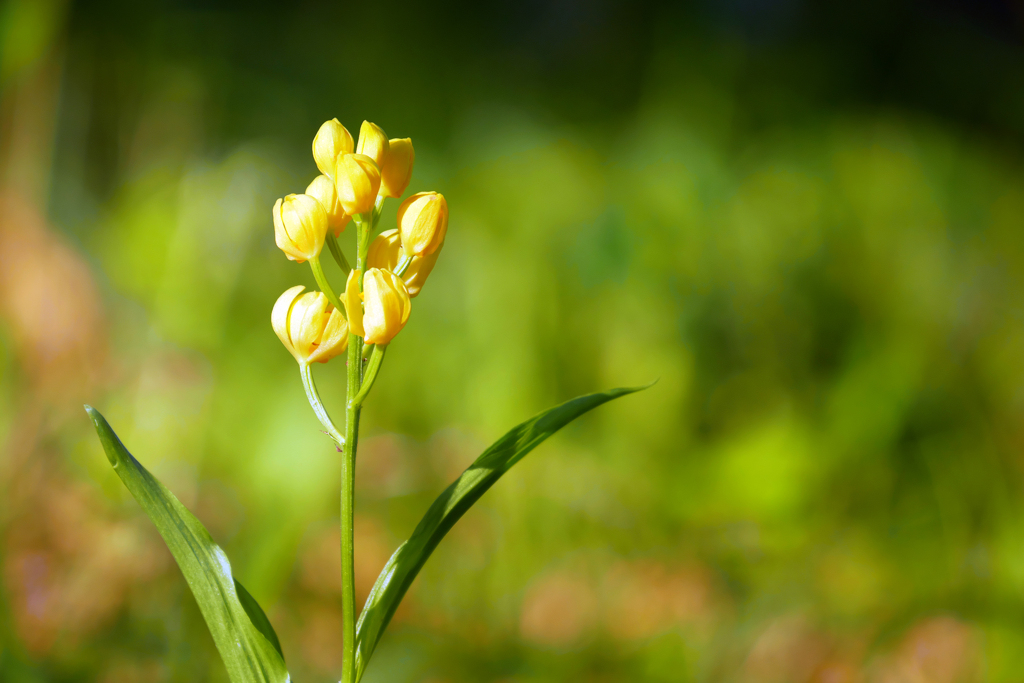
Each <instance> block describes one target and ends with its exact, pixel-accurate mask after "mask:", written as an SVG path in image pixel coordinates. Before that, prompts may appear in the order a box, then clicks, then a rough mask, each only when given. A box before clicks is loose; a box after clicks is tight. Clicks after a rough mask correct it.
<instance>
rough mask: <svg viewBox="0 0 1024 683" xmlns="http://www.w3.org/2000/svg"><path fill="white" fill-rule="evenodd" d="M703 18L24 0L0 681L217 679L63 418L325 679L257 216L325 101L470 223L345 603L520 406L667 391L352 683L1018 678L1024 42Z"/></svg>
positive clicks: (172, 577)
mask: <svg viewBox="0 0 1024 683" xmlns="http://www.w3.org/2000/svg"><path fill="white" fill-rule="evenodd" d="M722 7H723V8H724V9H723V8H713V7H712V6H710V5H708V6H704V7H702V8H698V9H695V10H692V11H687V12H680V11H676V10H673V9H670V8H667V7H666V8H659V7H655V6H645V7H633V6H626V5H622V6H616V5H612V4H601V5H595V6H593V7H585V6H576V5H569V4H553V5H542V4H539V3H538V4H531V5H528V6H518V5H517V6H512V5H507V6H505V5H502V6H495V7H493V8H491V9H489V10H483V9H479V8H470V9H466V8H457V7H455V6H454V5H444V6H441V7H439V8H435V10H433V11H427V10H425V9H422V8H416V7H412V6H406V5H404V4H401V3H385V4H378V5H375V6H373V7H370V6H366V7H354V6H353V7H347V8H344V9H345V11H344V13H342V10H341V9H339V8H334V7H328V6H326V5H320V4H317V3H309V4H306V5H303V6H302V7H300V8H298V9H296V10H293V11H285V10H284V9H273V8H270V7H268V6H263V5H255V6H252V7H249V6H248V5H247V6H245V7H242V6H240V5H235V4H232V3H219V4H213V5H200V4H191V3H181V4H178V3H170V2H163V3H156V4H154V5H147V6H143V5H139V6H136V5H134V4H129V3H119V2H114V1H112V0H111V1H108V2H98V3H67V4H65V3H59V2H53V3H49V4H47V3H32V2H28V1H27V0H22V1H21V2H16V1H10V2H7V3H6V4H5V5H4V11H3V13H2V14H0V16H2V17H3V19H2V21H3V22H4V23H3V30H2V34H3V35H5V36H16V37H17V40H14V41H12V40H7V41H5V42H4V47H3V49H2V50H0V55H2V62H0V81H2V83H3V86H2V93H0V122H2V123H3V126H2V131H3V137H2V140H3V148H2V149H3V151H4V166H3V170H4V178H5V181H4V194H3V197H2V204H3V206H4V211H2V212H0V216H2V219H0V264H2V265H0V311H2V313H3V318H2V320H3V325H2V328H0V340H2V344H0V372H2V374H0V406H2V407H3V410H2V411H0V436H2V437H3V439H4V449H3V456H2V457H0V486H2V488H0V500H3V501H5V502H4V503H0V533H2V545H0V565H2V570H3V590H2V591H0V679H2V680H5V681H6V680H11V681H65V680H67V681H71V680H76V681H77V680H96V681H104V682H113V681H136V680H137V681H200V680H211V681H219V680H224V673H223V668H222V667H221V665H220V664H219V663H218V662H217V660H216V653H215V651H214V648H213V646H212V642H211V641H210V638H209V636H208V635H207V634H206V632H205V629H204V627H203V624H202V620H201V618H200V616H199V613H198V610H197V609H196V607H195V604H194V602H193V600H192V598H191V597H190V596H189V595H188V593H187V591H186V590H185V586H184V583H183V581H182V580H181V578H180V576H179V574H178V573H177V570H176V569H175V567H174V566H173V564H172V563H170V561H169V560H170V558H169V555H168V554H167V553H166V551H165V550H163V549H162V548H161V547H160V546H159V539H158V538H157V537H156V534H155V533H154V532H153V531H152V530H151V529H150V528H149V527H148V525H147V522H146V520H145V519H144V517H143V516H142V514H141V512H140V511H139V509H138V507H137V506H135V505H134V503H132V502H131V500H130V498H129V497H128V495H127V493H126V492H124V491H123V490H122V489H121V487H120V485H119V483H118V482H117V479H116V476H115V475H114V474H113V473H112V472H111V471H110V470H109V468H108V467H107V463H106V461H105V459H104V457H103V456H102V453H101V452H100V449H99V446H98V444H96V443H95V439H94V437H93V435H92V434H91V433H90V426H89V423H88V420H86V419H85V417H84V415H82V414H81V413H80V412H79V411H80V408H79V406H80V404H81V403H84V402H86V401H88V402H89V403H92V404H93V405H96V406H97V407H100V408H101V409H102V410H103V412H104V414H105V415H106V416H107V417H108V419H109V420H110V422H111V424H112V425H113V426H114V428H115V429H117V431H118V432H119V434H120V435H121V436H122V438H123V440H124V442H125V444H126V445H127V446H128V447H129V449H130V450H131V451H132V452H133V453H134V454H135V455H136V456H137V457H139V458H140V459H141V460H142V461H143V462H144V463H145V464H146V466H147V467H149V468H150V469H151V470H152V471H153V472H154V473H155V474H156V475H157V476H159V477H160V478H161V479H162V480H163V481H164V483H166V484H167V485H168V486H169V487H170V488H171V489H172V490H173V491H174V492H175V493H176V495H178V497H179V498H180V499H181V500H182V502H184V503H185V504H186V505H187V506H189V507H190V508H191V509H192V510H194V511H195V512H196V514H197V515H198V516H199V517H200V518H201V519H202V520H203V521H204V523H206V524H207V526H208V527H209V528H210V530H211V532H212V533H213V535H214V537H215V538H216V539H217V541H218V542H219V543H221V544H222V545H223V546H224V547H225V549H226V550H227V552H228V554H229V555H230V557H231V558H232V564H233V566H234V567H235V568H236V571H238V573H239V576H240V579H241V580H242V581H243V582H244V583H245V585H246V586H248V587H249V588H250V590H251V591H252V592H253V594H254V595H255V596H256V597H257V599H259V600H260V602H261V603H262V604H263V605H264V606H265V607H267V608H268V613H269V614H270V616H271V619H272V620H273V621H274V624H275V627H276V628H277V630H278V633H279V634H280V635H281V640H282V644H283V646H284V649H285V652H286V655H287V657H288V662H289V665H290V667H291V668H292V671H293V675H294V677H295V679H296V680H302V681H319V680H323V681H328V680H336V676H337V670H338V666H339V662H338V657H339V653H340V648H339V639H340V628H341V624H340V600H339V597H340V596H339V594H338V586H337V583H338V581H337V575H338V574H337V569H336V566H337V562H338V559H337V552H336V542H337V540H336V539H337V536H336V532H335V531H334V526H335V523H334V521H333V519H334V517H335V516H336V507H337V505H336V501H337V495H338V484H337V461H336V456H335V454H334V453H333V452H332V449H331V448H330V447H329V444H328V442H327V440H326V439H325V438H323V437H322V435H321V434H320V433H319V432H318V426H319V425H318V423H317V422H316V420H315V418H314V416H313V415H312V413H311V411H309V410H308V409H307V407H306V404H305V400H304V396H303V393H302V388H301V384H300V382H299V378H298V376H297V375H298V373H297V372H296V371H295V366H294V363H293V361H292V359H291V358H290V357H289V355H288V354H287V353H286V352H285V351H284V350H283V349H282V348H281V347H280V344H279V342H278V341H277V339H276V338H275V336H274V335H273V333H272V331H271V329H270V325H269V312H270V308H271V306H272V304H273V301H274V300H275V298H276V297H277V295H278V294H280V292H281V291H283V290H284V289H285V288H287V287H288V286H291V285H294V284H297V283H302V284H306V285H307V286H310V287H312V286H313V281H312V278H311V276H310V274H309V271H308V269H306V268H304V267H300V266H296V265H295V264H292V263H289V262H288V261H286V260H285V259H284V258H283V256H282V254H281V253H280V251H279V250H277V249H276V247H275V246H274V242H273V236H272V230H271V222H270V216H269V214H270V207H271V205H272V203H273V201H274V199H275V198H276V197H278V196H280V195H283V194H285V193H287V192H292V191H297V190H299V189H301V188H302V187H305V185H306V183H307V182H308V181H309V180H310V179H311V178H312V177H313V176H314V175H315V174H316V169H315V166H314V165H313V163H312V159H311V157H310V153H309V144H310V140H311V138H312V135H313V134H314V133H315V131H316V128H317V126H318V125H319V124H320V123H321V122H322V121H323V120H324V119H326V118H329V117H332V116H338V117H339V118H340V119H341V120H342V121H343V123H345V124H346V125H347V126H348V127H349V129H350V130H355V129H356V128H357V127H358V124H359V123H360V121H361V120H362V118H369V119H371V120H373V121H375V122H377V123H379V124H380V125H382V126H383V127H384V128H385V130H387V131H388V133H389V134H391V135H394V136H411V137H412V138H413V140H414V143H415V145H416V149H417V166H416V172H415V175H414V178H413V183H412V185H411V186H410V192H413V191H419V190H426V189H433V190H437V191H440V192H442V193H444V194H445V196H446V197H447V198H448V201H449V204H450V206H451V210H452V220H451V229H450V231H449V237H448V239H447V242H446V246H445V250H444V253H443V255H442V257H441V258H440V260H439V262H438V266H437V268H436V270H435V271H434V273H433V274H432V275H431V279H430V282H429V283H428V285H427V286H426V288H425V289H424V291H423V293H422V295H421V296H419V297H418V298H417V299H416V300H415V302H414V311H413V314H412V317H411V319H410V323H409V325H408V327H407V328H406V329H405V330H404V331H403V332H402V335H401V336H400V337H399V338H398V339H397V340H396V343H395V344H394V345H393V347H392V348H391V350H390V352H389V354H388V361H387V365H386V369H385V371H384V373H383V374H382V376H381V379H380V380H379V381H378V383H377V386H376V388H375V390H374V394H373V396H372V397H371V399H370V400H369V402H368V406H367V410H366V412H365V417H364V426H363V429H364V432H363V433H364V435H365V439H364V444H365V445H364V446H363V448H362V451H361V457H360V463H359V468H360V469H359V472H358V477H359V479H358V487H359V488H358V491H359V494H358V501H357V504H358V519H357V525H356V533H357V539H356V542H357V574H358V578H359V587H358V590H359V591H360V592H361V595H363V596H364V595H365V593H366V591H367V590H368V588H369V586H370V585H371V584H372V581H373V579H374V578H375V576H376V573H377V571H379V568H380V567H381V566H383V564H384V562H385V560H386V559H387V557H388V555H389V554H390V553H391V552H392V551H393V549H394V548H395V547H396V546H397V544H398V543H399V542H400V541H401V540H402V539H403V538H405V536H406V535H407V534H408V533H409V531H410V530H411V529H412V528H413V526H414V525H415V523H416V521H417V519H418V517H419V515H420V514H421V513H422V511H423V510H425V508H426V506H427V505H428V504H429V502H430V501H431V500H432V499H433V497H434V496H435V495H436V494H437V492H439V491H440V490H441V489H442V488H443V487H444V486H445V485H446V484H447V483H448V482H449V481H450V480H451V479H452V478H454V476H456V475H457V474H458V473H459V471H461V468H462V467H464V466H465V465H466V464H468V463H469V462H471V461H472V459H473V458H474V457H475V456H476V455H478V454H479V452H480V451H481V450H482V449H483V448H484V447H485V446H486V445H487V444H488V443H490V441H491V440H493V439H494V438H496V437H497V436H499V435H500V434H501V433H503V432H504V431H505V430H506V429H507V428H508V427H509V426H511V425H512V424H515V423H517V422H518V421H521V420H522V419H524V418H526V417H528V416H529V415H532V414H534V413H535V412H537V411H538V410H540V409H541V408H544V407H546V406H548V405H551V404H553V403H556V402H559V401H561V400H563V399H565V398H567V397H569V396H572V395H575V394H579V393H585V392H589V391H593V390H597V389H602V388H606V387H610V386H620V385H630V384H637V383H642V382H646V381H649V380H651V379H654V378H659V380H660V381H659V383H658V384H657V385H656V387H655V388H654V389H652V390H651V391H648V392H645V393H643V394H641V395H638V396H635V397H632V398H630V399H627V400H624V401H622V402H621V404H619V405H613V406H609V407H607V408H605V409H602V410H601V411H599V412H598V413H595V414H594V415H593V416H591V417H588V418H586V419H584V420H582V421H581V422H580V424H578V425H573V426H571V427H570V428H568V429H567V430H566V431H565V432H564V433H563V434H561V435H559V436H558V437H557V438H556V439H554V440H552V442H551V443H549V444H546V445H545V446H544V447H543V448H542V449H541V450H540V451H538V452H537V453H535V454H533V455H531V456H530V458H528V459H527V460H526V461H524V462H523V463H522V464H521V465H520V466H519V467H518V468H517V469H516V470H514V471H513V472H511V473H510V474H509V475H508V476H507V478H506V479H505V480H504V481H502V482H501V484H500V485H499V486H498V487H496V488H495V489H494V491H492V492H491V493H489V494H488V495H487V496H486V497H485V498H484V499H483V501H482V502H481V503H480V504H479V506H478V509H474V511H473V512H472V513H470V514H469V515H468V516H467V517H466V518H465V519H464V520H463V521H462V522H460V524H459V525H458V526H457V527H456V529H455V530H454V531H453V534H452V536H451V537H450V538H449V539H447V540H446V541H445V542H444V544H442V546H441V547H440V549H439V551H438V553H437V555H436V556H435V558H433V559H432V560H431V561H430V562H429V563H428V564H427V566H426V567H425V569H424V572H423V575H422V577H421V579H419V581H418V582H417V583H416V584H415V585H414V588H413V591H412V592H411V594H410V597H409V599H408V605H407V606H406V607H404V608H403V610H401V611H400V612H399V614H398V615H397V617H396V620H395V624H394V626H393V627H392V629H393V631H392V632H391V633H390V635H388V636H386V637H385V639H384V641H383V642H382V644H381V648H380V650H379V652H378V654H377V655H376V657H375V660H374V662H373V664H372V665H371V666H370V668H369V670H368V674H367V676H368V679H367V680H370V681H383V680H387V681H433V682H434V683H438V682H440V681H484V680H489V681H521V682H526V681H538V682H539V681H561V680H581V679H582V680H594V681H619V680H637V681H640V680H643V681H679V680H696V681H765V682H768V683H771V682H776V681H777V682H779V683H782V682H783V681H808V682H810V681H818V682H821V683H825V682H826V681H828V682H830V683H836V682H838V683H846V682H851V683H852V682H855V681H885V682H888V681H914V682H917V681H928V682H931V681H935V682H943V683H946V682H948V683H952V682H953V681H975V680H992V681H1015V680H1019V671H1020V670H1021V667H1022V665H1024V628H1022V626H1021V623H1022V621H1021V614H1022V613H1024V601H1022V598H1021V595H1022V590H1024V526H1022V524H1021V521H1020V520H1021V519H1022V514H1021V513H1022V512H1024V511H1022V509H1021V508H1022V503H1021V495H1020V494H1021V490H1020V489H1021V484H1020V467H1021V460H1020V455H1019V454H1020V448H1021V443H1022V439H1024V433H1022V432H1021V428H1020V424H1021V423H1022V421H1021V419H1020V418H1021V416H1022V412H1024V391H1022V387H1024V316H1022V309H1021V304H1020V302H1021V300H1022V298H1021V297H1022V294H1024V282H1022V279H1021V277H1020V273H1021V272H1022V266H1024V232H1022V231H1021V218H1020V217H1021V215H1022V211H1024V184H1022V176H1021V169H1020V162H1019V149H1020V140H1021V134H1022V132H1024V109H1022V106H1024V100H1022V99H1021V97H1020V95H1019V93H1020V92H1022V90H1021V88H1019V87H1018V84H1017V82H1018V81H1019V80H1020V75H1019V74H1020V73H1024V71H1021V69H1020V68H1019V67H1020V65H1021V62H1022V51H1021V48H1020V40H1019V37H1020V36H1019V23H1017V24H1013V23H1012V22H1007V21H1000V20H999V19H1000V16H1001V15H998V12H1000V11H1002V10H1000V9H999V6H996V5H992V6H990V7H988V10H987V11H990V12H994V13H996V16H995V17H994V18H993V17H992V16H986V15H985V14H984V11H985V10H984V8H982V9H976V10H974V12H975V14H973V15H970V12H969V11H968V10H967V9H966V8H963V7H958V6H954V5H951V6H949V7H946V8H945V9H944V10H938V9H937V10H935V11H934V12H929V11H926V10H924V9H922V8H918V7H917V6H914V5H909V4H908V5H899V4H897V5H893V6H891V7H889V8H880V7H871V8H857V9H847V10H842V11H840V10H835V11H834V12H833V13H829V12H828V11H826V10H824V9H822V8H819V7H815V6H811V5H806V6H805V5H800V4H792V5H785V6H782V5H780V6H779V7H778V8H767V7H765V8H760V9H759V8H756V7H746V6H741V5H732V4H730V5H723V6H722ZM786 8H789V9H786ZM1006 11H1007V12H1008V11H1009V10H1006ZM943 12H945V14H944V13H943ZM958 12H960V13H961V14H958ZM960 20H963V21H960ZM374 26H378V27H383V28H381V29H380V31H379V33H374V32H373V31H371V30H370V28H368V27H374ZM381 36H383V38H382V37H381ZM871 46H874V48H873V49H872V47H871ZM394 212H395V206H394V205H391V206H389V208H388V210H387V211H386V213H385V218H384V219H383V223H384V225H385V226H387V225H389V224H391V223H393V221H394ZM345 237H346V238H347V239H348V240H350V239H351V237H350V236H349V235H346V236H345ZM344 243H345V244H348V242H347V241H346V242H344ZM348 249H349V252H351V246H349V247H348ZM328 268H329V269H330V268H333V266H330V265H329V266H328ZM329 274H330V275H331V276H332V277H334V278H335V279H336V282H340V275H339V273H338V272H337V271H336V270H330V271H329ZM340 367H341V366H338V367H335V366H334V365H333V364H331V365H328V366H324V367H323V368H318V369H317V376H318V382H319V383H320V384H321V390H322V393H323V395H324V398H325V400H326V401H327V402H328V405H329V406H330V405H333V406H340V405H341V400H342V396H343V390H344V386H343V378H342V372H341V371H340ZM335 410H338V408H337V407H335Z"/></svg>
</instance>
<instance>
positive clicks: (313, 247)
mask: <svg viewBox="0 0 1024 683" xmlns="http://www.w3.org/2000/svg"><path fill="white" fill-rule="evenodd" d="M313 159H314V161H315V162H316V165H317V168H319V169H320V173H321V174H322V175H319V176H317V177H316V178H314V179H313V181H312V182H311V183H310V184H309V186H308V187H307V188H306V192H305V193H304V194H290V195H288V196H287V197H284V198H282V199H278V200H277V202H276V203H275V204H274V233H275V238H276V241H277V246H278V247H280V249H281V250H282V251H283V252H284V253H285V255H286V256H287V257H288V258H289V259H291V260H292V261H297V262H299V263H302V262H304V261H309V262H310V264H311V265H312V266H313V272H314V275H316V276H317V282H318V283H319V284H320V287H321V289H323V292H324V293H326V294H327V296H325V294H324V293H321V292H308V293H306V294H301V292H302V289H303V288H302V287H292V288H291V289H289V290H288V291H286V292H285V293H284V294H282V295H281V297H280V298H279V299H278V301H277V304H276V305H275V306H274V312H273V315H272V316H271V317H272V323H273V327H274V331H275V332H277V335H278V336H279V337H280V338H281V341H282V343H283V344H284V345H285V347H286V348H287V349H288V350H289V351H290V352H291V353H292V355H293V356H295V359H296V360H297V361H298V362H299V363H300V364H303V365H305V364H308V363H313V362H321V363H325V362H327V361H328V360H329V359H331V358H333V357H335V356H337V355H338V354H340V353H342V352H343V351H344V350H345V348H346V347H347V345H348V335H349V334H354V335H357V336H359V337H362V338H363V340H364V341H365V343H366V344H377V345H384V344H387V343H389V342H390V341H391V340H392V339H393V338H394V337H395V335H396V334H398V332H399V331H401V329H402V328H403V327H404V326H405V323H406V321H407V320H408V319H409V311H410V308H411V304H410V299H411V298H412V297H415V296H416V295H418V294H419V292H420V290H421V289H422V287H423V284H424V282H425V281H426V279H427V276H428V275H430V272H431V271H432V270H433V268H434V264H435V263H436V261H437V257H438V255H439V254H440V251H441V247H442V246H443V245H444V238H445V234H446V232H447V230H448V204H447V202H446V201H445V198H444V196H443V195H440V194H438V193H436V192H420V193H418V194H414V195H412V196H411V197H409V198H408V199H406V200H405V201H404V202H402V204H401V206H400V207H399V209H398V221H397V222H398V227H397V228H396V229H393V230H387V231H384V232H382V233H381V234H380V235H378V236H377V237H376V239H375V240H374V241H373V243H372V244H370V246H369V247H368V248H367V247H366V243H365V242H363V241H361V240H357V245H356V248H357V250H358V249H364V250H366V253H360V254H359V256H360V258H358V259H357V263H365V264H366V272H365V274H361V273H360V271H358V270H355V269H352V270H349V275H348V281H347V283H346V287H345V292H344V295H343V298H342V301H343V303H340V304H339V300H338V299H337V298H336V297H335V295H334V293H333V291H331V288H330V286H329V285H328V284H327V283H326V282H325V281H323V280H322V279H321V278H322V277H324V276H323V271H322V269H321V268H320V265H319V257H320V252H321V251H322V250H323V247H324V243H325V242H326V241H331V240H336V239H337V238H339V237H340V236H341V234H342V232H343V231H344V230H345V227H346V226H347V225H348V224H349V222H350V221H352V220H353V219H354V220H355V221H356V223H357V225H359V226H360V230H367V231H372V230H373V229H374V228H375V227H376V223H377V221H378V220H379V217H380V208H381V205H382V204H383V201H384V199H385V198H387V197H391V198H396V199H397V198H399V197H401V196H402V194H403V193H404V192H405V190H406V188H407V187H408V186H409V181H410V180H411V178H412V168H413V162H414V160H415V152H414V151H413V146H412V140H410V139H409V138H392V139H388V136H387V135H386V134H385V133H384V131H383V130H382V129H381V128H380V127H379V126H377V125H376V124H373V123H370V122H369V121H363V125H362V126H361V127H360V129H359V139H358V142H354V141H353V138H352V135H351V133H349V132H348V130H347V129H346V128H345V126H343V125H342V124H341V123H340V122H339V121H338V120H337V119H331V120H330V121H327V122H325V123H324V124H323V125H322V126H320V130H319V131H317V134H316V136H315V137H314V138H313ZM363 234H368V233H362V232H361V233H360V235H363ZM331 250H332V252H333V253H334V254H335V256H336V258H339V264H342V267H343V268H345V269H346V270H348V265H347V263H345V260H344V257H343V256H340V247H338V245H337V244H336V243H335V242H333V241H331ZM332 301H333V302H334V303H335V304H336V306H332V305H331V302H332ZM338 305H340V306H342V307H343V308H344V311H341V310H338V308H337V306H338ZM343 313H344V316H343Z"/></svg>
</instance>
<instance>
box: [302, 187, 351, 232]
mask: <svg viewBox="0 0 1024 683" xmlns="http://www.w3.org/2000/svg"><path fill="white" fill-rule="evenodd" d="M306 194H308V195H309V196H310V197H313V198H314V199H316V200H317V201H318V202H320V206H322V207H324V211H326V212H327V227H328V228H330V229H331V230H333V231H334V236H335V237H340V236H341V231H342V230H344V229H345V226H346V225H347V224H348V222H349V221H350V220H351V219H352V216H349V215H348V214H347V213H345V209H344V207H342V205H341V202H339V201H338V188H336V187H335V186H334V181H333V180H331V179H330V178H328V177H327V176H325V175H318V176H317V177H316V178H313V182H311V183H310V184H309V187H307V188H306Z"/></svg>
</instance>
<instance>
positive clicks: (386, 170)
mask: <svg viewBox="0 0 1024 683" xmlns="http://www.w3.org/2000/svg"><path fill="white" fill-rule="evenodd" d="M415 158H416V153H415V152H413V149H412V139H411V138H392V139H391V140H390V141H389V142H388V153H387V156H385V157H384V165H383V166H381V167H380V193H381V194H382V195H384V196H385V197H395V198H396V199H397V198H398V197H401V196H402V193H403V192H405V188H407V187H408V186H409V180H410V179H411V178H412V163H413V161H414V160H415Z"/></svg>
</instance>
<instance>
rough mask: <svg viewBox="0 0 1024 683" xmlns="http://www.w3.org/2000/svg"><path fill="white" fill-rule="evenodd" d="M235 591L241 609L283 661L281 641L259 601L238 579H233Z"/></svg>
mask: <svg viewBox="0 0 1024 683" xmlns="http://www.w3.org/2000/svg"><path fill="white" fill-rule="evenodd" d="M235 592H236V593H237V594H238V602H240V603H242V609H244V610H245V613H246V614H248V615H249V621H251V622H252V625H253V626H255V627H256V630H257V631H259V632H260V633H262V634H263V637H264V638H266V639H267V640H269V641H270V644H271V645H273V646H274V649H275V650H277V654H279V655H281V661H284V651H283V650H282V649H281V641H280V640H278V639H277V632H276V631H275V630H274V626H273V625H272V624H271V623H270V619H267V615H266V613H265V612H264V611H263V608H262V607H260V603H258V602H256V598H254V597H252V595H251V594H250V593H249V591H247V590H246V589H245V586H243V585H242V583H241V581H239V580H238V579H235Z"/></svg>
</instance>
